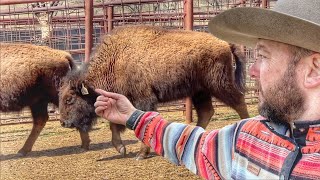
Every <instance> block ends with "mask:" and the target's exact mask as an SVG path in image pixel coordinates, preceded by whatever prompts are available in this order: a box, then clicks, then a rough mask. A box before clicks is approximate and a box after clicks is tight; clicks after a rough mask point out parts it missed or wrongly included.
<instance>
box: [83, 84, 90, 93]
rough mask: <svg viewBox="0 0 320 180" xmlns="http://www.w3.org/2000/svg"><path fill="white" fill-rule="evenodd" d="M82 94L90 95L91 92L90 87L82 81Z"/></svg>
mask: <svg viewBox="0 0 320 180" xmlns="http://www.w3.org/2000/svg"><path fill="white" fill-rule="evenodd" d="M81 94H82V95H88V94H89V91H88V89H87V88H86V87H85V86H84V84H83V83H82V87H81Z"/></svg>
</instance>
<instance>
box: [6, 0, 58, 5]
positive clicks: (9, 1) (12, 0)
mask: <svg viewBox="0 0 320 180" xmlns="http://www.w3.org/2000/svg"><path fill="white" fill-rule="evenodd" d="M53 1H59V0H1V1H0V5H13V4H27V3H37V2H53Z"/></svg>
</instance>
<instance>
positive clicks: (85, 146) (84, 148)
mask: <svg viewBox="0 0 320 180" xmlns="http://www.w3.org/2000/svg"><path fill="white" fill-rule="evenodd" d="M81 148H82V149H83V150H85V151H88V150H89V145H81Z"/></svg>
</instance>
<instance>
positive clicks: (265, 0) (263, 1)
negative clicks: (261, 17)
mask: <svg viewBox="0 0 320 180" xmlns="http://www.w3.org/2000/svg"><path fill="white" fill-rule="evenodd" d="M262 8H268V0H262Z"/></svg>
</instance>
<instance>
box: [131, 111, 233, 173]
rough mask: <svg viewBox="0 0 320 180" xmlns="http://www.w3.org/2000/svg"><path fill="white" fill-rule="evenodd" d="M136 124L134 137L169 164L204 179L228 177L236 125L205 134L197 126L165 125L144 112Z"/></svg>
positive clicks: (159, 118) (162, 120)
mask: <svg viewBox="0 0 320 180" xmlns="http://www.w3.org/2000/svg"><path fill="white" fill-rule="evenodd" d="M136 123H137V124H136V126H135V129H134V131H135V134H136V136H137V137H138V138H139V139H140V140H141V141H142V142H143V143H144V144H146V145H148V146H150V147H151V148H152V149H153V150H154V151H155V152H156V153H157V154H159V155H161V156H164V157H165V158H167V159H169V160H170V161H171V162H172V163H174V164H176V165H184V166H185V167H186V168H188V169H189V170H190V171H192V172H193V173H195V174H197V175H199V176H202V177H203V178H205V179H220V178H224V179H230V178H231V177H230V174H231V165H232V163H231V158H232V150H233V137H234V134H235V130H236V128H237V124H234V125H230V126H226V127H224V128H223V129H220V130H213V131H205V130H204V129H203V128H201V127H197V126H191V125H186V124H182V123H173V122H172V123H170V122H167V121H166V120H164V119H163V118H162V117H161V116H160V115H159V113H157V112H146V113H145V114H144V115H142V116H141V117H140V119H139V120H137V122H136Z"/></svg>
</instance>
